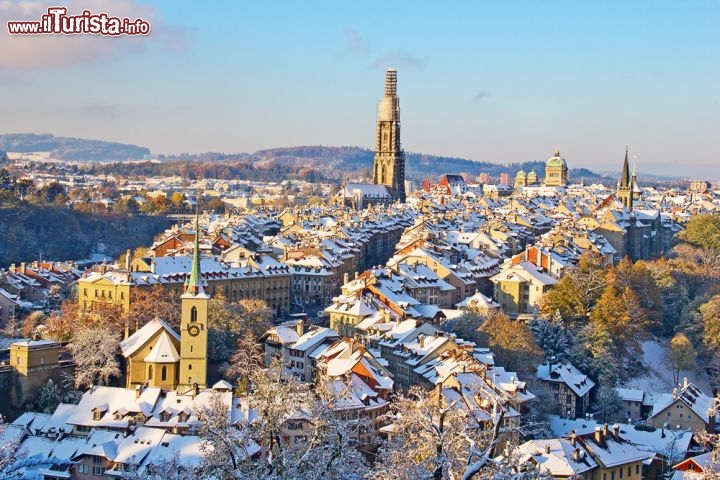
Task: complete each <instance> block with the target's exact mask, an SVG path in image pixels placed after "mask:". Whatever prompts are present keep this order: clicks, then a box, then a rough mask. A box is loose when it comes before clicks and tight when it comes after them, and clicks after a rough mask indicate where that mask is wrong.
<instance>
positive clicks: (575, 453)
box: [548, 448, 580, 462]
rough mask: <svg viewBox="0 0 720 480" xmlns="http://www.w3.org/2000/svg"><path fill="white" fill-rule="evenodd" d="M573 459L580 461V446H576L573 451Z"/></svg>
mask: <svg viewBox="0 0 720 480" xmlns="http://www.w3.org/2000/svg"><path fill="white" fill-rule="evenodd" d="M548 453H550V452H548ZM572 459H573V461H575V462H579V461H580V449H579V448H575V449H574V450H573V452H572Z"/></svg>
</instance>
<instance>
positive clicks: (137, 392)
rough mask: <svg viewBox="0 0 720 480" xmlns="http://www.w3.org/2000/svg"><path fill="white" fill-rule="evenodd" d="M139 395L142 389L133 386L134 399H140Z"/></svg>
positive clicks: (138, 386)
mask: <svg viewBox="0 0 720 480" xmlns="http://www.w3.org/2000/svg"><path fill="white" fill-rule="evenodd" d="M141 393H142V387H141V386H140V385H135V398H140V394H141Z"/></svg>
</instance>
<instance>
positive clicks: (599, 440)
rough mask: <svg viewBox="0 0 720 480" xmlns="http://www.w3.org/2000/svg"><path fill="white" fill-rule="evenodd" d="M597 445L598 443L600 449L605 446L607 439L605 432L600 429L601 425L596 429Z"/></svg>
mask: <svg viewBox="0 0 720 480" xmlns="http://www.w3.org/2000/svg"><path fill="white" fill-rule="evenodd" d="M595 443H597V444H598V446H600V447H604V446H605V438H604V437H603V432H602V428H600V425H598V426H596V427H595Z"/></svg>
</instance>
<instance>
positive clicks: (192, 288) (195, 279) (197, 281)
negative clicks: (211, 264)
mask: <svg viewBox="0 0 720 480" xmlns="http://www.w3.org/2000/svg"><path fill="white" fill-rule="evenodd" d="M198 200H199V199H198ZM204 286H205V282H204V281H203V278H202V273H201V272H200V207H199V204H198V206H196V209H195V244H194V247H193V259H192V268H191V270H190V276H189V277H188V279H187V281H186V282H185V293H189V294H191V295H198V294H200V293H205V290H204V288H203V287H204Z"/></svg>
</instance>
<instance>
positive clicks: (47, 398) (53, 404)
mask: <svg viewBox="0 0 720 480" xmlns="http://www.w3.org/2000/svg"><path fill="white" fill-rule="evenodd" d="M59 404H60V390H59V389H58V387H57V385H55V382H53V381H52V378H51V379H49V380H48V381H47V383H46V384H45V385H43V386H42V387H41V388H40V391H39V392H38V401H37V409H38V410H40V411H41V412H44V413H53V412H54V411H55V409H56V408H57V406H58V405H59Z"/></svg>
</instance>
